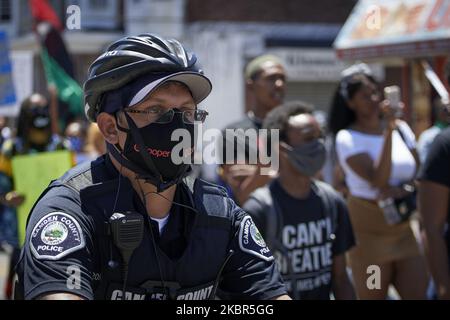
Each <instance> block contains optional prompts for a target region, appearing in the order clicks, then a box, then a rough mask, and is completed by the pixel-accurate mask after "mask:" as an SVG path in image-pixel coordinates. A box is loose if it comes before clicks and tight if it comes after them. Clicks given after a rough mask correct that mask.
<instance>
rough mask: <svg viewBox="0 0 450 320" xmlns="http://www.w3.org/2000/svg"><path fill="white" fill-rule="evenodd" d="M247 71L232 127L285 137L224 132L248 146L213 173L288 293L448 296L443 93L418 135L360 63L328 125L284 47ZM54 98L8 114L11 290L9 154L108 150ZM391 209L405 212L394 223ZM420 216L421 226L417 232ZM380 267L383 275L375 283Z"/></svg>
mask: <svg viewBox="0 0 450 320" xmlns="http://www.w3.org/2000/svg"><path fill="white" fill-rule="evenodd" d="M245 80H246V90H247V91H248V94H249V95H250V101H251V105H250V106H249V111H248V112H247V113H246V114H245V116H244V118H243V119H242V120H241V121H238V122H235V123H232V124H230V125H228V126H227V127H226V128H224V129H232V130H236V129H243V130H247V129H268V130H271V129H276V130H278V132H279V140H278V141H273V140H271V139H268V140H267V141H258V143H257V145H256V146H254V145H251V144H250V143H248V141H247V140H246V139H245V138H243V139H239V137H235V138H236V139H234V140H233V141H230V140H227V139H224V140H223V141H222V147H223V150H219V151H223V153H225V152H226V149H227V148H236V147H235V146H236V145H238V144H239V143H243V144H244V147H245V148H244V150H245V152H246V153H245V155H244V156H243V157H239V156H238V154H237V148H236V150H234V151H235V152H233V157H234V159H235V160H236V161H235V163H233V164H229V163H227V164H219V165H218V167H217V179H216V181H215V182H216V183H217V184H219V185H221V186H223V187H224V188H225V190H226V191H227V192H228V194H229V195H230V197H232V198H233V199H234V200H235V202H236V203H237V204H238V205H240V206H241V207H243V208H244V209H245V211H247V212H248V213H249V214H250V215H251V216H252V218H253V220H254V221H255V223H256V225H257V226H258V228H259V230H260V231H261V234H262V236H263V238H264V239H265V241H266V242H267V244H268V245H269V248H270V249H271V250H272V251H273V254H274V256H275V257H276V259H277V261H278V268H279V269H280V272H281V274H282V275H283V278H284V280H285V282H286V285H287V288H288V290H289V294H290V296H291V297H292V298H295V299H301V300H308V299H330V298H335V299H356V298H358V299H387V298H391V295H390V291H389V288H392V287H393V288H395V290H396V292H397V294H398V296H399V297H400V298H401V299H426V298H442V299H444V298H447V299H448V298H449V297H450V276H449V274H450V263H449V258H450V233H449V232H448V231H447V222H448V221H449V219H450V200H449V198H450V172H449V171H450V131H449V130H450V128H446V127H447V126H448V124H449V122H450V116H449V114H450V112H449V111H450V110H449V106H448V104H446V103H442V102H441V101H440V100H438V101H436V103H434V108H435V111H434V112H435V114H436V119H437V121H436V123H435V124H434V125H433V127H431V128H430V129H428V130H426V131H425V132H424V133H422V135H421V136H420V137H416V136H415V135H414V133H413V131H412V130H411V128H410V127H409V125H408V124H407V123H406V122H405V121H404V120H402V119H401V118H402V114H401V113H398V112H396V110H397V109H398V108H400V109H401V108H402V105H400V106H396V107H397V109H396V108H394V107H395V106H392V105H390V103H389V101H387V100H384V99H383V95H382V88H381V87H380V83H379V82H378V81H377V79H375V77H374V76H373V74H372V72H371V70H370V69H369V68H368V66H367V65H365V64H357V65H354V66H351V67H350V68H348V69H346V70H344V71H343V73H342V78H341V80H340V82H339V84H338V85H337V89H336V92H335V95H334V97H333V100H332V101H330V108H329V113H328V125H327V128H323V126H321V125H320V124H319V122H320V121H319V120H320V119H318V118H317V117H315V109H314V106H312V105H310V104H308V103H306V102H302V101H291V102H285V101H284V97H285V92H286V70H285V68H284V66H283V63H282V62H281V60H279V59H278V58H277V57H275V56H271V55H263V56H260V57H257V58H255V59H254V60H252V61H251V62H250V63H249V64H248V65H247V67H246V70H245ZM50 93H51V91H50ZM52 101H53V100H52V98H51V94H50V97H49V98H46V97H45V96H44V95H41V94H38V93H35V94H33V95H31V96H30V97H28V98H27V99H25V100H24V101H23V102H22V104H21V107H20V113H19V116H18V117H17V119H16V122H15V123H13V122H14V119H9V120H10V121H9V124H10V125H8V121H7V120H6V119H4V118H1V119H0V130H1V131H0V133H1V135H0V143H1V153H0V243H1V248H2V250H4V251H8V250H7V248H12V250H10V251H8V252H10V253H11V254H10V256H11V259H10V266H11V268H10V273H9V275H8V281H7V286H6V290H5V292H6V297H7V298H10V297H11V288H12V287H11V284H12V278H13V274H14V273H13V268H12V266H14V264H15V262H16V261H17V259H18V252H19V251H18V249H19V243H18V237H17V218H16V208H17V207H18V206H20V205H21V204H22V203H23V201H24V196H23V195H21V194H19V193H17V192H16V191H15V188H14V183H13V177H12V170H11V159H12V157H14V156H15V155H24V154H31V153H36V152H51V151H54V150H60V149H67V150H71V151H72V152H73V153H74V155H75V157H74V159H75V161H74V162H75V163H80V162H84V161H88V160H93V159H95V158H96V157H98V156H100V155H102V154H104V153H105V142H104V140H103V138H102V135H101V134H100V131H99V130H98V127H96V124H91V125H88V122H87V121H86V120H85V119H76V118H75V119H72V120H71V121H70V122H68V123H67V124H66V125H65V126H64V128H57V127H55V123H54V122H55V121H53V120H52V112H51V111H52ZM224 136H226V135H224ZM325 137H327V139H328V140H330V139H331V141H332V143H331V147H329V146H330V144H326V143H325ZM269 138H270V136H269ZM416 141H419V143H418V144H416ZM270 143H274V144H275V145H274V146H275V149H272V150H275V153H276V155H275V156H276V157H278V159H279V169H278V170H277V171H272V172H270V174H261V170H260V169H261V168H262V167H264V165H263V164H261V163H251V162H250V161H248V160H249V153H251V152H257V153H259V152H261V149H262V148H269V144H270ZM416 146H417V147H416ZM219 153H220V152H219ZM237 159H240V160H239V161H238V160H237ZM327 160H331V163H332V166H333V168H332V171H333V172H334V175H333V176H334V179H333V180H332V181H328V183H326V182H324V181H322V180H324V179H323V177H324V175H323V174H322V172H321V170H322V169H323V167H324V164H325V162H326V161H327ZM328 162H330V161H328ZM418 198H419V199H420V201H419V204H418V205H416V204H417V203H416V202H417V201H416V200H417V199H418ZM392 209H393V210H394V211H392ZM389 210H391V211H389ZM402 210H403V211H402ZM404 211H405V212H404ZM416 212H418V213H419V214H418V215H417V214H414V213H416ZM394 213H396V214H398V220H397V221H394V222H393V220H392V219H393V218H392V214H394ZM388 214H390V215H391V216H390V217H389V216H388ZM412 220H414V221H416V222H418V224H419V226H420V230H421V235H422V237H419V236H418V235H417V234H416V233H414V232H413V229H412V227H411V221H412ZM446 232H447V233H446ZM373 266H376V267H377V268H378V271H379V283H377V281H375V284H374V286H369V285H368V277H369V276H370V274H369V273H368V272H369V270H370V267H373ZM427 290H428V295H427Z"/></svg>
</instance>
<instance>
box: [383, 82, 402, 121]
mask: <svg viewBox="0 0 450 320" xmlns="http://www.w3.org/2000/svg"><path fill="white" fill-rule="evenodd" d="M384 98H385V99H386V100H387V101H389V105H390V106H391V108H392V109H393V111H394V114H395V117H396V118H400V117H401V116H402V115H403V110H402V108H401V105H400V102H401V94H400V87H399V86H389V87H385V88H384Z"/></svg>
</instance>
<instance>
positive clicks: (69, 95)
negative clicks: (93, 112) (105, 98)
mask: <svg viewBox="0 0 450 320" xmlns="http://www.w3.org/2000/svg"><path fill="white" fill-rule="evenodd" d="M29 3H30V7H31V12H32V15H33V18H34V22H35V31H36V33H37V35H38V37H39V40H40V43H41V58H42V64H43V66H44V70H45V76H46V78H47V83H48V84H53V85H54V86H55V87H56V89H57V91H58V98H59V100H61V101H62V102H64V103H65V104H66V105H67V106H68V110H61V108H60V118H63V119H61V120H67V118H70V115H72V116H78V115H82V114H83V90H82V88H81V86H80V85H79V84H78V82H77V81H76V80H75V79H74V73H73V64H72V60H71V59H70V55H69V53H68V51H67V49H66V46H65V44H64V41H63V39H62V37H61V34H60V31H61V30H62V29H63V28H62V24H61V22H60V20H59V18H58V16H57V14H56V13H55V11H54V10H53V8H52V7H51V6H50V4H49V3H48V2H47V0H30V2H29ZM68 113H70V115H69V114H68Z"/></svg>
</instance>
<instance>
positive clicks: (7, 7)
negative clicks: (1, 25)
mask: <svg viewBox="0 0 450 320" xmlns="http://www.w3.org/2000/svg"><path fill="white" fill-rule="evenodd" d="M11 9H12V8H11V0H0V22H8V21H10V20H11Z"/></svg>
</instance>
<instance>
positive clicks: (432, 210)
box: [419, 128, 450, 299]
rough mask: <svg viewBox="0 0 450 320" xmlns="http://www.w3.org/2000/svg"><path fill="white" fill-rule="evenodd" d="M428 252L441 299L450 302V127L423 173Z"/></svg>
mask: <svg viewBox="0 0 450 320" xmlns="http://www.w3.org/2000/svg"><path fill="white" fill-rule="evenodd" d="M419 180H420V187H419V211H420V214H421V217H422V221H423V232H422V236H423V239H424V244H425V253H426V256H427V260H428V264H429V267H430V271H431V275H432V277H433V280H434V284H435V290H436V294H437V296H438V297H439V298H440V299H450V262H449V259H450V230H449V229H448V225H449V223H450V128H447V129H445V130H444V131H443V132H441V133H440V134H439V135H438V136H437V137H436V138H435V139H434V141H433V143H432V145H431V147H430V151H429V153H428V157H427V160H426V162H425V164H424V166H423V167H422V169H421V172H420V174H419Z"/></svg>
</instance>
